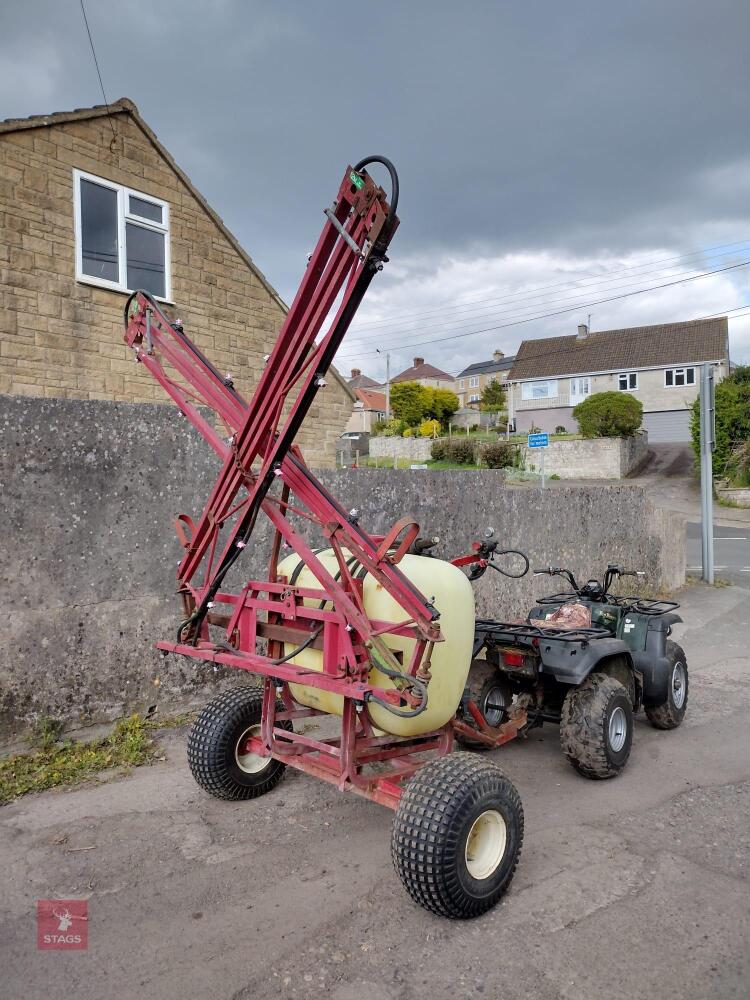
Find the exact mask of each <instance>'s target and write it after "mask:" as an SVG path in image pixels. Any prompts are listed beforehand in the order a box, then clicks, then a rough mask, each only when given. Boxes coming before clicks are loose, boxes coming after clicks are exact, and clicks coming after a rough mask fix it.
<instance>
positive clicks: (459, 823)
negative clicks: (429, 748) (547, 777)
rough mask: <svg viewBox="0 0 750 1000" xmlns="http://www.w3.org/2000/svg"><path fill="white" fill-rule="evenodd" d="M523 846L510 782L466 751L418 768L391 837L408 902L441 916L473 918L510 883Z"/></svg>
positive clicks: (520, 811)
mask: <svg viewBox="0 0 750 1000" xmlns="http://www.w3.org/2000/svg"><path fill="white" fill-rule="evenodd" d="M522 842H523V808H522V806H521V799H520V796H519V794H518V792H517V791H516V789H515V787H514V785H513V783H512V782H511V781H510V779H509V778H507V777H506V776H505V774H504V773H503V772H502V771H501V770H500V768H499V767H498V766H497V765H496V764H493V763H491V762H490V761H487V760H485V759H483V758H481V757H477V756H476V755H475V754H472V753H460V752H459V753H452V754H448V755H447V756H446V757H441V758H439V759H438V760H434V761H430V762H429V763H427V764H425V766H424V767H422V768H420V769H419V771H417V773H416V774H415V776H414V777H413V778H412V779H411V781H410V782H409V784H408V785H407V786H406V788H405V789H404V793H403V795H402V796H401V801H400V802H399V805H398V809H397V810H396V817H395V819H394V821H393V833H392V836H391V856H392V858H393V864H394V867H395V869H396V871H397V873H398V875H399V877H400V879H401V881H402V883H403V885H404V888H405V889H406V891H407V892H408V893H409V895H410V896H411V897H412V899H413V900H414V901H415V902H416V903H419V905H420V906H423V907H424V908H425V909H426V910H431V911H432V912H433V913H437V914H438V915H439V916H443V917H454V918H458V919H465V918H467V917H476V916H478V915H479V914H480V913H484V912H485V911H486V910H489V909H490V908H491V907H493V906H494V905H495V903H496V902H497V901H498V899H500V897H501V896H502V895H503V893H504V892H505V890H506V889H507V888H508V886H509V885H510V881H511V879H512V878H513V873H514V872H515V870H516V865H517V864H518V859H519V856H520V853H521V844H522Z"/></svg>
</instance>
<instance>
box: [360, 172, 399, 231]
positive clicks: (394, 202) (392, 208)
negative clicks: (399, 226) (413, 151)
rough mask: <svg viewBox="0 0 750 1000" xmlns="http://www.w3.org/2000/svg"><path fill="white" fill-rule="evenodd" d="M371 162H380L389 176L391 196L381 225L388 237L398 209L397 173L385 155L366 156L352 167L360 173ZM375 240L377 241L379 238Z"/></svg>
mask: <svg viewBox="0 0 750 1000" xmlns="http://www.w3.org/2000/svg"><path fill="white" fill-rule="evenodd" d="M371 163H381V164H382V165H383V166H384V167H385V169H386V170H387V171H388V173H389V175H390V178H391V198H390V201H389V203H388V206H389V207H388V215H387V217H386V220H385V225H384V226H383V230H384V233H383V235H385V236H388V237H390V235H391V230H392V229H393V223H394V220H395V218H396V210H397V209H398V174H397V173H396V168H395V167H394V165H393V164H392V163H391V161H390V160H389V159H388V157H387V156H366V157H365V158H364V159H363V160H360V161H359V163H357V164H355V166H354V169H355V170H356V171H357V173H360V172H361V171H362V170H364V168H365V167H368V166H369V165H370V164H371ZM377 242H379V240H378V241H377ZM377 242H376V246H377Z"/></svg>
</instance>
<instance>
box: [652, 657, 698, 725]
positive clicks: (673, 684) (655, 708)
mask: <svg viewBox="0 0 750 1000" xmlns="http://www.w3.org/2000/svg"><path fill="white" fill-rule="evenodd" d="M667 659H668V660H669V668H670V669H669V680H668V682H667V697H666V698H665V700H664V701H663V702H662V703H661V704H660V705H644V706H643V709H644V711H645V713H646V718H647V719H648V721H649V722H650V723H651V725H652V726H653V727H654V728H655V729H676V728H677V727H678V726H679V725H680V723H681V722H682V720H683V719H684V718H685V712H686V711H687V703H688V667H687V660H686V659H685V653H684V650H683V649H682V646H678V645H677V643H676V642H672V641H671V639H668V640H667Z"/></svg>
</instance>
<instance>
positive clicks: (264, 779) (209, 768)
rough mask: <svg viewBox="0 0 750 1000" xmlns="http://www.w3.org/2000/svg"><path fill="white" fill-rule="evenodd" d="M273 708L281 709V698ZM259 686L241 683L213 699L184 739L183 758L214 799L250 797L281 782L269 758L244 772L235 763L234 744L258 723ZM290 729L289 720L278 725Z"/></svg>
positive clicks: (277, 765) (280, 769)
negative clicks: (242, 684)
mask: <svg viewBox="0 0 750 1000" xmlns="http://www.w3.org/2000/svg"><path fill="white" fill-rule="evenodd" d="M276 708H277V709H278V710H279V711H283V708H284V705H283V703H282V702H281V701H277V702H276ZM262 710H263V691H262V689H261V688H256V687H248V686H242V687H237V688H232V689H230V690H229V691H224V692H222V693H221V694H219V695H217V696H216V697H215V698H213V699H212V700H211V701H210V702H209V703H208V704H207V705H206V706H205V708H204V709H203V710H202V711H201V713H200V715H199V716H198V718H197V719H196V720H195V722H194V723H193V726H192V728H191V730H190V734H189V736H188V742H187V759H188V765H189V767H190V771H191V773H192V775H193V777H194V778H195V780H196V782H197V783H198V784H199V785H200V787H201V788H203V789H204V790H205V791H207V792H209V793H210V794H211V795H214V796H215V797H216V798H217V799H234V800H236V799H254V798H257V796H259V795H265V794H266V792H270V791H271V789H272V788H275V787H276V785H278V783H279V782H280V781H281V779H282V777H283V776H284V771H285V770H286V764H282V763H281V762H280V761H278V760H274V759H273V757H269V758H268V764H267V765H266V766H265V767H263V768H262V770H260V771H256V772H254V773H251V774H250V773H247V772H246V771H243V770H242V769H241V768H240V766H239V763H238V760H237V756H236V750H237V744H238V741H239V739H240V737H241V736H242V735H243V733H244V732H245V731H246V730H247V729H248V728H249V727H251V726H257V725H260V721H261V714H262ZM279 725H280V726H281V727H282V728H284V729H288V730H290V731H291V729H292V724H291V722H288V721H287V722H282V723H280V724H279Z"/></svg>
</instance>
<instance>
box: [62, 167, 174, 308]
mask: <svg viewBox="0 0 750 1000" xmlns="http://www.w3.org/2000/svg"><path fill="white" fill-rule="evenodd" d="M81 181H90V182H91V183H92V184H98V185H99V186H100V187H106V188H109V189H110V190H111V191H115V192H116V193H117V265H118V272H119V280H118V281H109V279H107V278H97V277H96V276H94V275H91V274H86V273H85V272H84V270H83V242H82V239H81V234H82V230H81ZM131 195H132V196H133V197H134V198H140V199H141V200H142V201H147V202H150V204H152V205H158V206H159V207H160V208H161V210H162V219H163V222H161V223H158V222H154V220H153V219H144V218H143V217H142V216H140V215H134V214H133V213H132V212H130V196H131ZM73 205H74V219H75V251H76V281H80V282H81V283H82V284H84V285H96V286H97V287H98V288H109V289H110V290H111V291H113V292H125V293H128V294H129V293H130V292H134V291H136V289H135V288H128V260H127V240H126V232H125V225H126V223H128V222H129V223H131V224H132V225H135V226H140V227H141V228H142V229H150V230H151V231H152V232H155V233H161V234H162V235H163V236H164V293H165V294H164V295H163V296H162V295H155V296H154V298H155V299H156V300H157V301H158V302H167V303H171V302H172V263H171V253H170V239H169V237H170V229H169V203H168V202H166V201H163V200H162V199H161V198H155V197H154V196H153V195H151V194H144V193H143V192H142V191H136V190H135V189H134V188H129V187H126V186H125V185H124V184H115V182H114V181H108V180H107V179H106V178H105V177H97V175H96V174H88V173H86V172H85V171H83V170H73Z"/></svg>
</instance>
